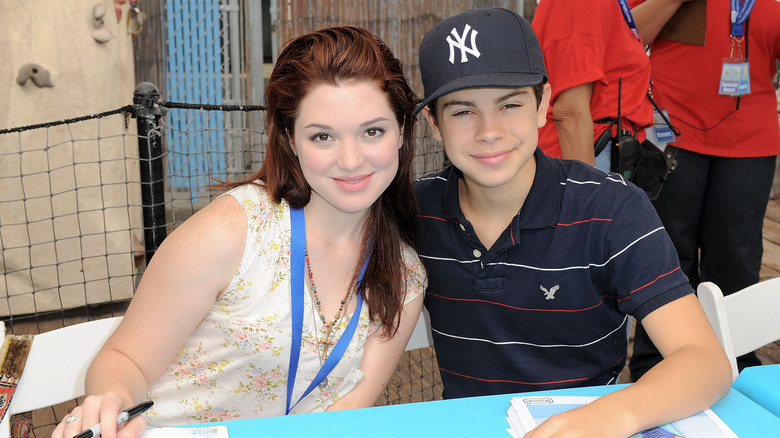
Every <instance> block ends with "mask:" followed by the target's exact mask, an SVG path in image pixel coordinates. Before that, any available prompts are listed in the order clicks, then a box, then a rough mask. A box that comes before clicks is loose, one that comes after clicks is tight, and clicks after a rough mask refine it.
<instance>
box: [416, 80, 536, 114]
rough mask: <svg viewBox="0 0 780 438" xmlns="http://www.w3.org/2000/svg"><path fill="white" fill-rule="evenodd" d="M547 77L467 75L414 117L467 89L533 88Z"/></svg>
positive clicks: (440, 90) (428, 99) (446, 87)
mask: <svg viewBox="0 0 780 438" xmlns="http://www.w3.org/2000/svg"><path fill="white" fill-rule="evenodd" d="M546 79H547V78H546V77H545V76H544V75H543V74H539V73H485V74H479V75H467V76H461V77H459V78H455V79H453V80H451V81H449V82H447V83H446V84H444V85H442V86H441V87H439V88H438V89H437V90H435V91H434V92H433V93H431V95H430V96H428V97H426V98H425V100H423V102H422V103H421V104H420V105H418V106H417V108H415V109H414V115H417V114H419V113H420V111H422V110H423V108H425V107H426V106H428V104H429V103H431V102H432V101H434V100H436V99H438V98H440V97H442V96H444V95H445V94H449V93H452V92H453V91H458V90H463V89H466V88H520V87H532V86H534V85H536V84H539V83H542V82H544V81H546Z"/></svg>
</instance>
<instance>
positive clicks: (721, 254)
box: [629, 0, 780, 379]
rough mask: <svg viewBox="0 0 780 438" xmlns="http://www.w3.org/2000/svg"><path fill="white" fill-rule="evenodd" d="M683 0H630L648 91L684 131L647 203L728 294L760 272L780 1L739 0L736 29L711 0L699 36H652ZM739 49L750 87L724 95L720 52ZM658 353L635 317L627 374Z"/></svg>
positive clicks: (692, 269)
mask: <svg viewBox="0 0 780 438" xmlns="http://www.w3.org/2000/svg"><path fill="white" fill-rule="evenodd" d="M682 3H683V1H682V0H646V1H642V0H632V6H634V9H633V10H632V11H633V14H634V18H635V20H636V24H637V27H638V29H639V32H640V35H641V36H642V39H643V41H647V42H649V43H652V45H651V47H650V62H651V64H652V70H653V90H654V98H655V99H656V101H657V102H658V104H659V105H660V106H661V107H663V108H665V109H666V110H668V111H669V114H670V116H671V119H672V122H673V123H674V124H675V125H676V126H677V127H678V128H679V129H680V131H681V132H682V134H681V135H680V136H679V137H678V138H677V141H676V142H675V143H673V144H674V145H675V146H677V147H679V151H678V153H677V157H676V159H677V163H678V165H677V169H676V170H675V172H674V173H672V174H670V175H669V177H668V178H667V179H666V183H665V185H664V188H663V190H661V193H660V195H659V197H658V198H657V199H656V200H655V201H654V202H653V205H654V206H655V208H656V211H657V212H658V215H659V216H660V217H661V221H662V223H663V224H664V227H665V228H666V230H667V231H668V232H669V235H670V237H671V238H672V241H673V243H674V245H675V248H676V249H677V254H678V256H679V258H680V264H681V266H682V268H683V270H684V272H685V274H686V275H687V276H688V279H689V280H690V282H691V285H692V286H693V287H694V288H695V287H696V286H697V285H698V284H699V283H700V282H703V281H712V282H714V283H715V284H717V285H718V286H719V287H720V288H721V289H722V290H723V292H724V293H725V294H730V293H734V292H736V291H738V290H740V289H743V288H745V287H747V286H750V285H751V284H754V283H756V282H758V281H759V280H760V277H759V270H760V269H761V257H762V251H763V248H762V234H761V233H762V227H763V219H764V215H765V213H766V207H767V203H768V200H769V194H770V191H771V187H772V182H773V179H774V173H775V162H776V155H777V154H778V153H780V126H779V125H778V115H777V97H776V95H775V88H774V85H773V83H772V78H773V76H774V75H775V74H776V73H777V71H778V67H777V64H776V60H777V59H780V25H778V23H780V2H778V1H776V0H755V1H748V0H745V1H742V2H738V6H739V7H740V8H748V7H749V6H751V5H753V4H754V6H753V9H752V11H750V10H748V9H744V10H742V11H741V14H739V13H738V14H737V16H738V17H739V16H741V17H742V18H745V17H748V18H747V20H746V21H745V22H744V23H742V25H741V27H742V29H741V30H740V29H739V23H737V24H738V26H737V27H732V24H731V20H730V17H731V9H730V3H731V2H728V1H716V2H713V1H711V2H707V3H706V30H705V34H704V41H705V43H704V45H696V44H688V43H683V42H677V41H671V40H665V39H660V38H659V39H656V38H657V35H658V34H659V32H660V31H661V29H662V28H663V25H664V23H665V22H666V20H667V19H668V18H669V17H671V16H672V15H673V14H674V13H675V12H676V11H677V10H678V8H679V6H680V5H681V4H682ZM737 12H740V11H737ZM737 21H739V20H737ZM740 34H742V35H741V36H740ZM732 35H734V36H733V37H732ZM732 44H733V46H732ZM732 47H733V49H734V52H732ZM739 52H741V53H739ZM738 56H742V57H746V58H747V65H748V69H747V70H746V72H747V73H748V78H749V93H746V94H742V95H740V96H734V95H727V94H721V93H722V92H729V91H730V90H729V88H728V87H727V86H726V85H728V84H727V81H722V80H721V76H722V73H721V72H722V71H723V68H724V59H725V58H730V57H738ZM727 79H728V78H727ZM746 84H747V82H746ZM746 91H747V90H746ZM648 256H649V257H651V256H652V255H648ZM660 360H661V355H660V354H659V353H658V351H657V350H656V349H655V347H654V346H653V344H652V342H651V341H650V339H649V337H648V336H647V334H646V333H645V331H644V329H643V327H641V325H640V326H638V327H637V332H636V335H635V338H634V351H633V357H632V359H631V361H630V364H629V368H630V369H631V377H632V378H633V379H638V378H639V377H640V376H642V375H643V374H644V373H645V372H646V371H647V370H649V369H650V368H651V367H652V366H653V365H654V364H655V363H657V362H659V361H660ZM759 364H760V361H759V360H758V358H757V357H756V355H755V353H751V354H748V355H745V356H742V357H740V358H738V360H737V365H738V367H739V369H740V370H741V369H742V368H744V367H745V366H749V365H759Z"/></svg>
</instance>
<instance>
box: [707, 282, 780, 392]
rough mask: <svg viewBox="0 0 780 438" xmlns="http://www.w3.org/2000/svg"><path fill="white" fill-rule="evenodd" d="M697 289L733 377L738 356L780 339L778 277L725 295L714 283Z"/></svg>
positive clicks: (736, 372)
mask: <svg viewBox="0 0 780 438" xmlns="http://www.w3.org/2000/svg"><path fill="white" fill-rule="evenodd" d="M696 293H697V294H698V296H699V302H701V305H702V307H703V308H704V313H706V314H707V318H708V319H709V320H710V324H712V327H713V329H715V334H716V335H718V339H720V342H721V344H722V345H723V348H724V349H725V350H726V355H727V356H728V358H729V361H730V362H731V369H732V373H733V378H734V379H736V378H737V376H738V375H739V370H738V369H737V356H741V355H743V354H746V353H749V352H751V351H754V350H756V349H758V348H761V347H763V346H764V345H766V344H769V343H772V342H774V341H777V340H780V321H778V315H777V311H778V309H780V278H773V279H771V280H766V281H762V282H759V283H756V284H754V285H752V286H748V287H746V288H745V289H742V290H740V291H737V292H735V293H733V294H730V295H727V296H725V297H724V296H723V292H722V291H721V290H720V288H719V287H718V286H717V285H716V284H715V283H712V282H704V283H701V284H699V287H698V289H697V291H696Z"/></svg>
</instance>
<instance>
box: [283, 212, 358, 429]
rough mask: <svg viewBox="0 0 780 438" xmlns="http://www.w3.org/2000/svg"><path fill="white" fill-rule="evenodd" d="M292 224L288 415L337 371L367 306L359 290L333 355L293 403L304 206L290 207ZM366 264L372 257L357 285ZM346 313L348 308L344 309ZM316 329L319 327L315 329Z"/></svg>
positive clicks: (300, 325)
mask: <svg viewBox="0 0 780 438" xmlns="http://www.w3.org/2000/svg"><path fill="white" fill-rule="evenodd" d="M290 225H291V231H292V236H291V239H290V277H291V287H290V301H291V307H292V315H291V319H292V343H291V344H290V367H289V369H288V372H287V406H286V410H285V415H287V414H289V413H290V411H292V409H293V408H294V407H295V406H296V405H297V404H298V403H299V402H300V401H301V400H303V399H304V398H305V397H306V396H307V395H309V393H310V392H311V391H312V390H313V389H314V388H315V387H316V386H317V385H319V383H320V382H321V381H322V380H323V379H325V377H327V376H328V374H330V372H331V371H333V368H335V367H336V364H337V363H339V361H341V358H342V357H344V353H346V351H347V347H348V346H349V343H350V342H351V340H352V337H353V336H354V334H355V331H356V330H357V326H358V320H360V309H361V308H362V307H363V296H362V295H361V294H360V292H357V306H356V307H355V312H354V313H353V314H352V318H350V321H349V324H348V325H347V329H346V330H344V333H342V335H341V337H340V338H339V340H338V342H337V343H336V345H335V346H334V347H333V350H332V351H331V353H330V355H329V356H328V358H327V359H325V363H324V364H322V368H320V371H319V372H318V373H317V375H316V376H314V380H313V381H312V382H311V384H310V385H309V387H308V388H306V391H304V393H303V395H301V398H299V399H298V401H296V402H295V403H294V404H293V405H292V406H290V402H291V401H292V393H293V386H294V385H295V375H296V374H297V372H298V362H299V361H300V356H301V339H302V337H303V296H304V294H305V293H306V288H305V287H304V274H303V269H304V266H305V263H306V260H305V256H304V251H305V245H306V218H305V216H304V214H303V209H302V208H292V207H290ZM366 266H368V257H366V260H365V262H363V266H362V267H361V268H360V274H359V275H358V281H357V284H358V285H360V281H361V280H362V279H363V274H365V272H366ZM344 312H346V309H345V310H344ZM315 329H316V328H315Z"/></svg>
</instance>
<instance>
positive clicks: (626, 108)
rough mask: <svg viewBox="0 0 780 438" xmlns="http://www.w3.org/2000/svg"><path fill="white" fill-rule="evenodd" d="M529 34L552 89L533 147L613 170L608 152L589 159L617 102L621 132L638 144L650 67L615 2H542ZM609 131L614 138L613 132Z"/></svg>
mask: <svg viewBox="0 0 780 438" xmlns="http://www.w3.org/2000/svg"><path fill="white" fill-rule="evenodd" d="M532 27H533V29H534V31H535V32H536V34H537V35H538V37H539V43H540V44H541V46H542V53H543V55H544V63H545V65H546V66H547V71H548V74H549V77H550V85H551V86H552V96H551V99H550V103H551V104H550V108H549V109H548V111H547V123H546V125H545V126H544V127H543V128H541V129H540V130H539V146H540V147H541V148H542V150H544V152H545V153H547V154H548V155H551V156H553V157H563V158H571V159H577V160H580V161H582V162H585V163H588V164H590V165H594V164H595V165H596V167H598V168H600V169H602V170H606V171H610V170H613V169H612V168H611V160H610V154H611V146H608V147H607V148H605V149H604V150H603V151H602V152H601V153H600V154H599V156H598V157H594V144H595V143H596V141H597V140H598V138H599V137H600V136H601V134H602V133H604V131H605V130H607V129H608V127H610V124H609V122H610V121H611V120H613V119H615V118H616V117H617V115H618V97H620V103H621V111H620V114H621V116H622V125H623V126H622V127H623V129H624V130H629V131H631V132H632V133H633V134H636V136H637V137H638V140H639V141H640V142H641V141H644V139H645V133H644V129H645V128H646V127H648V126H650V125H651V124H652V122H653V108H652V105H651V103H650V101H649V100H648V99H647V97H646V96H645V94H646V93H647V89H648V86H649V84H650V61H649V60H648V57H647V53H645V50H644V47H643V46H642V43H641V42H640V41H639V39H638V37H637V36H636V35H635V34H634V33H633V32H632V30H631V28H630V27H629V25H628V24H627V22H626V20H625V19H624V17H623V14H622V13H621V8H620V5H619V3H618V1H617V0H590V1H587V2H584V1H581V0H542V1H541V2H540V3H539V5H538V7H537V9H536V13H535V15H534V19H533V23H532ZM619 78H622V86H621V87H620V88H621V89H620V90H619V87H618V84H619ZM610 129H611V131H612V134H613V135H614V134H616V133H617V129H616V126H614V125H612V126H611V128H610Z"/></svg>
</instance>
